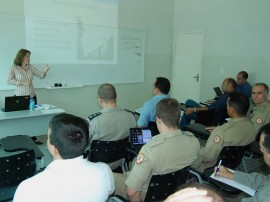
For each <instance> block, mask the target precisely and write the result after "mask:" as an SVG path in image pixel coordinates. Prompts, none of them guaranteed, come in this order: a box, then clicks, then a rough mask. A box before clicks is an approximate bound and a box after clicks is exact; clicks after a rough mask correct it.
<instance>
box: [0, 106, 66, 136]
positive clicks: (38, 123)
mask: <svg viewBox="0 0 270 202" xmlns="http://www.w3.org/2000/svg"><path fill="white" fill-rule="evenodd" d="M63 112H65V111H64V110H63V109H60V108H57V107H54V108H51V109H47V110H41V109H36V110H35V111H30V110H24V111H15V112H2V111H0V139H1V138H4V137H6V136H13V135H29V136H38V135H45V134H47V131H48V126H49V122H50V120H51V118H52V117H53V116H55V115H56V114H59V113H63Z"/></svg>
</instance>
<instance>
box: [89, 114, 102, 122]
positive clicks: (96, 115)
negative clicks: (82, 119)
mask: <svg viewBox="0 0 270 202" xmlns="http://www.w3.org/2000/svg"><path fill="white" fill-rule="evenodd" d="M101 114H102V113H101V112H97V113H94V114H91V115H90V116H88V119H89V121H92V120H93V119H94V118H96V117H98V116H99V115H101Z"/></svg>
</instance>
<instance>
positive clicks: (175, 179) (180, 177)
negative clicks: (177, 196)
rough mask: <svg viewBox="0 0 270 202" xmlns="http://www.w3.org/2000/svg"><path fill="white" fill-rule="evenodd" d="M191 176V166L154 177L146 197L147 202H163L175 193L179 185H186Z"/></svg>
mask: <svg viewBox="0 0 270 202" xmlns="http://www.w3.org/2000/svg"><path fill="white" fill-rule="evenodd" d="M188 175H189V166H187V167H185V168H183V169H181V170H178V171H175V172H172V173H168V174H163V175H153V176H152V178H151V180H150V183H149V186H148V190H147V193H146V196H145V201H163V200H164V199H166V198H167V197H168V196H169V195H171V194H172V193H174V192H175V190H176V188H177V187H178V186H179V185H182V184H185V183H186V181H187V178H188Z"/></svg>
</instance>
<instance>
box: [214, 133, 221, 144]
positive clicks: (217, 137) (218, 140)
mask: <svg viewBox="0 0 270 202" xmlns="http://www.w3.org/2000/svg"><path fill="white" fill-rule="evenodd" d="M220 141H221V137H220V136H219V135H215V136H214V139H213V142H214V143H215V144H218V143H220Z"/></svg>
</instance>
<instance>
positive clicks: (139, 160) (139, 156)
mask: <svg viewBox="0 0 270 202" xmlns="http://www.w3.org/2000/svg"><path fill="white" fill-rule="evenodd" d="M143 160H144V154H143V153H140V154H139V155H138V156H137V161H136V164H141V163H142V162H143Z"/></svg>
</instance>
